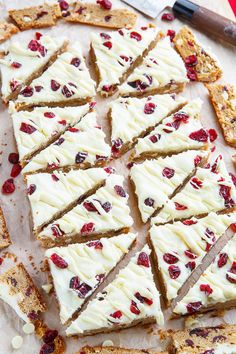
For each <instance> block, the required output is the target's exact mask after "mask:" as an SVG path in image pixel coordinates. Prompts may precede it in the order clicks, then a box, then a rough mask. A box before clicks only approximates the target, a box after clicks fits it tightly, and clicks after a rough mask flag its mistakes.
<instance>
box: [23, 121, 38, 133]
mask: <svg viewBox="0 0 236 354" xmlns="http://www.w3.org/2000/svg"><path fill="white" fill-rule="evenodd" d="M36 130H37V129H36V128H35V127H33V126H32V125H30V124H27V123H21V126H20V131H22V132H23V133H26V134H33V133H34V132H35V131H36Z"/></svg>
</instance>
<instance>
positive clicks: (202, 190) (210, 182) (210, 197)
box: [152, 155, 236, 224]
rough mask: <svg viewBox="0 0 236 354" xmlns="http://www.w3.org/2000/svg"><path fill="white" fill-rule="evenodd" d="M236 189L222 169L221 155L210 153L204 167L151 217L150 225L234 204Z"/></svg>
mask: <svg viewBox="0 0 236 354" xmlns="http://www.w3.org/2000/svg"><path fill="white" fill-rule="evenodd" d="M235 202H236V189H235V186H234V183H233V181H232V179H231V177H230V175H229V173H228V171H227V169H226V166H225V163H224V160H223V157H222V155H218V156H217V157H216V156H212V157H211V158H210V162H209V163H208V164H206V165H205V166H204V167H198V168H197V171H196V174H195V175H194V176H193V177H192V178H191V179H190V180H189V181H188V182H187V184H186V185H185V186H184V187H183V188H182V190H181V191H180V192H179V193H177V194H176V195H175V196H174V197H173V198H172V199H171V200H168V201H167V202H166V203H165V204H164V207H163V209H162V210H161V211H160V212H159V213H158V215H157V216H155V217H154V218H153V219H152V223H153V224H164V223H166V222H169V221H173V220H181V219H187V218H189V217H191V216H204V215H206V214H208V213H210V212H211V211H215V212H219V211H223V210H227V209H230V208H232V207H234V206H235Z"/></svg>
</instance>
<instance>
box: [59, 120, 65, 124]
mask: <svg viewBox="0 0 236 354" xmlns="http://www.w3.org/2000/svg"><path fill="white" fill-rule="evenodd" d="M58 123H59V124H61V125H66V120H65V119H62V120H59V121H58Z"/></svg>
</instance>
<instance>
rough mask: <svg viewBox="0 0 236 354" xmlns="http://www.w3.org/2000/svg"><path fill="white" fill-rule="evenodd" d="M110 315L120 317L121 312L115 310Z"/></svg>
mask: <svg viewBox="0 0 236 354" xmlns="http://www.w3.org/2000/svg"><path fill="white" fill-rule="evenodd" d="M110 316H111V317H113V318H115V319H120V318H121V317H122V312H121V311H119V310H118V311H115V312H114V313H111V314H110Z"/></svg>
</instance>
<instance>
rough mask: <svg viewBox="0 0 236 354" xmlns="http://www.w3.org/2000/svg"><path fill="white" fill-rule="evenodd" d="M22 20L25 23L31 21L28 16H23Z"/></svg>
mask: <svg viewBox="0 0 236 354" xmlns="http://www.w3.org/2000/svg"><path fill="white" fill-rule="evenodd" d="M23 20H24V21H25V22H30V21H32V20H31V18H30V17H29V16H24V17H23Z"/></svg>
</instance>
